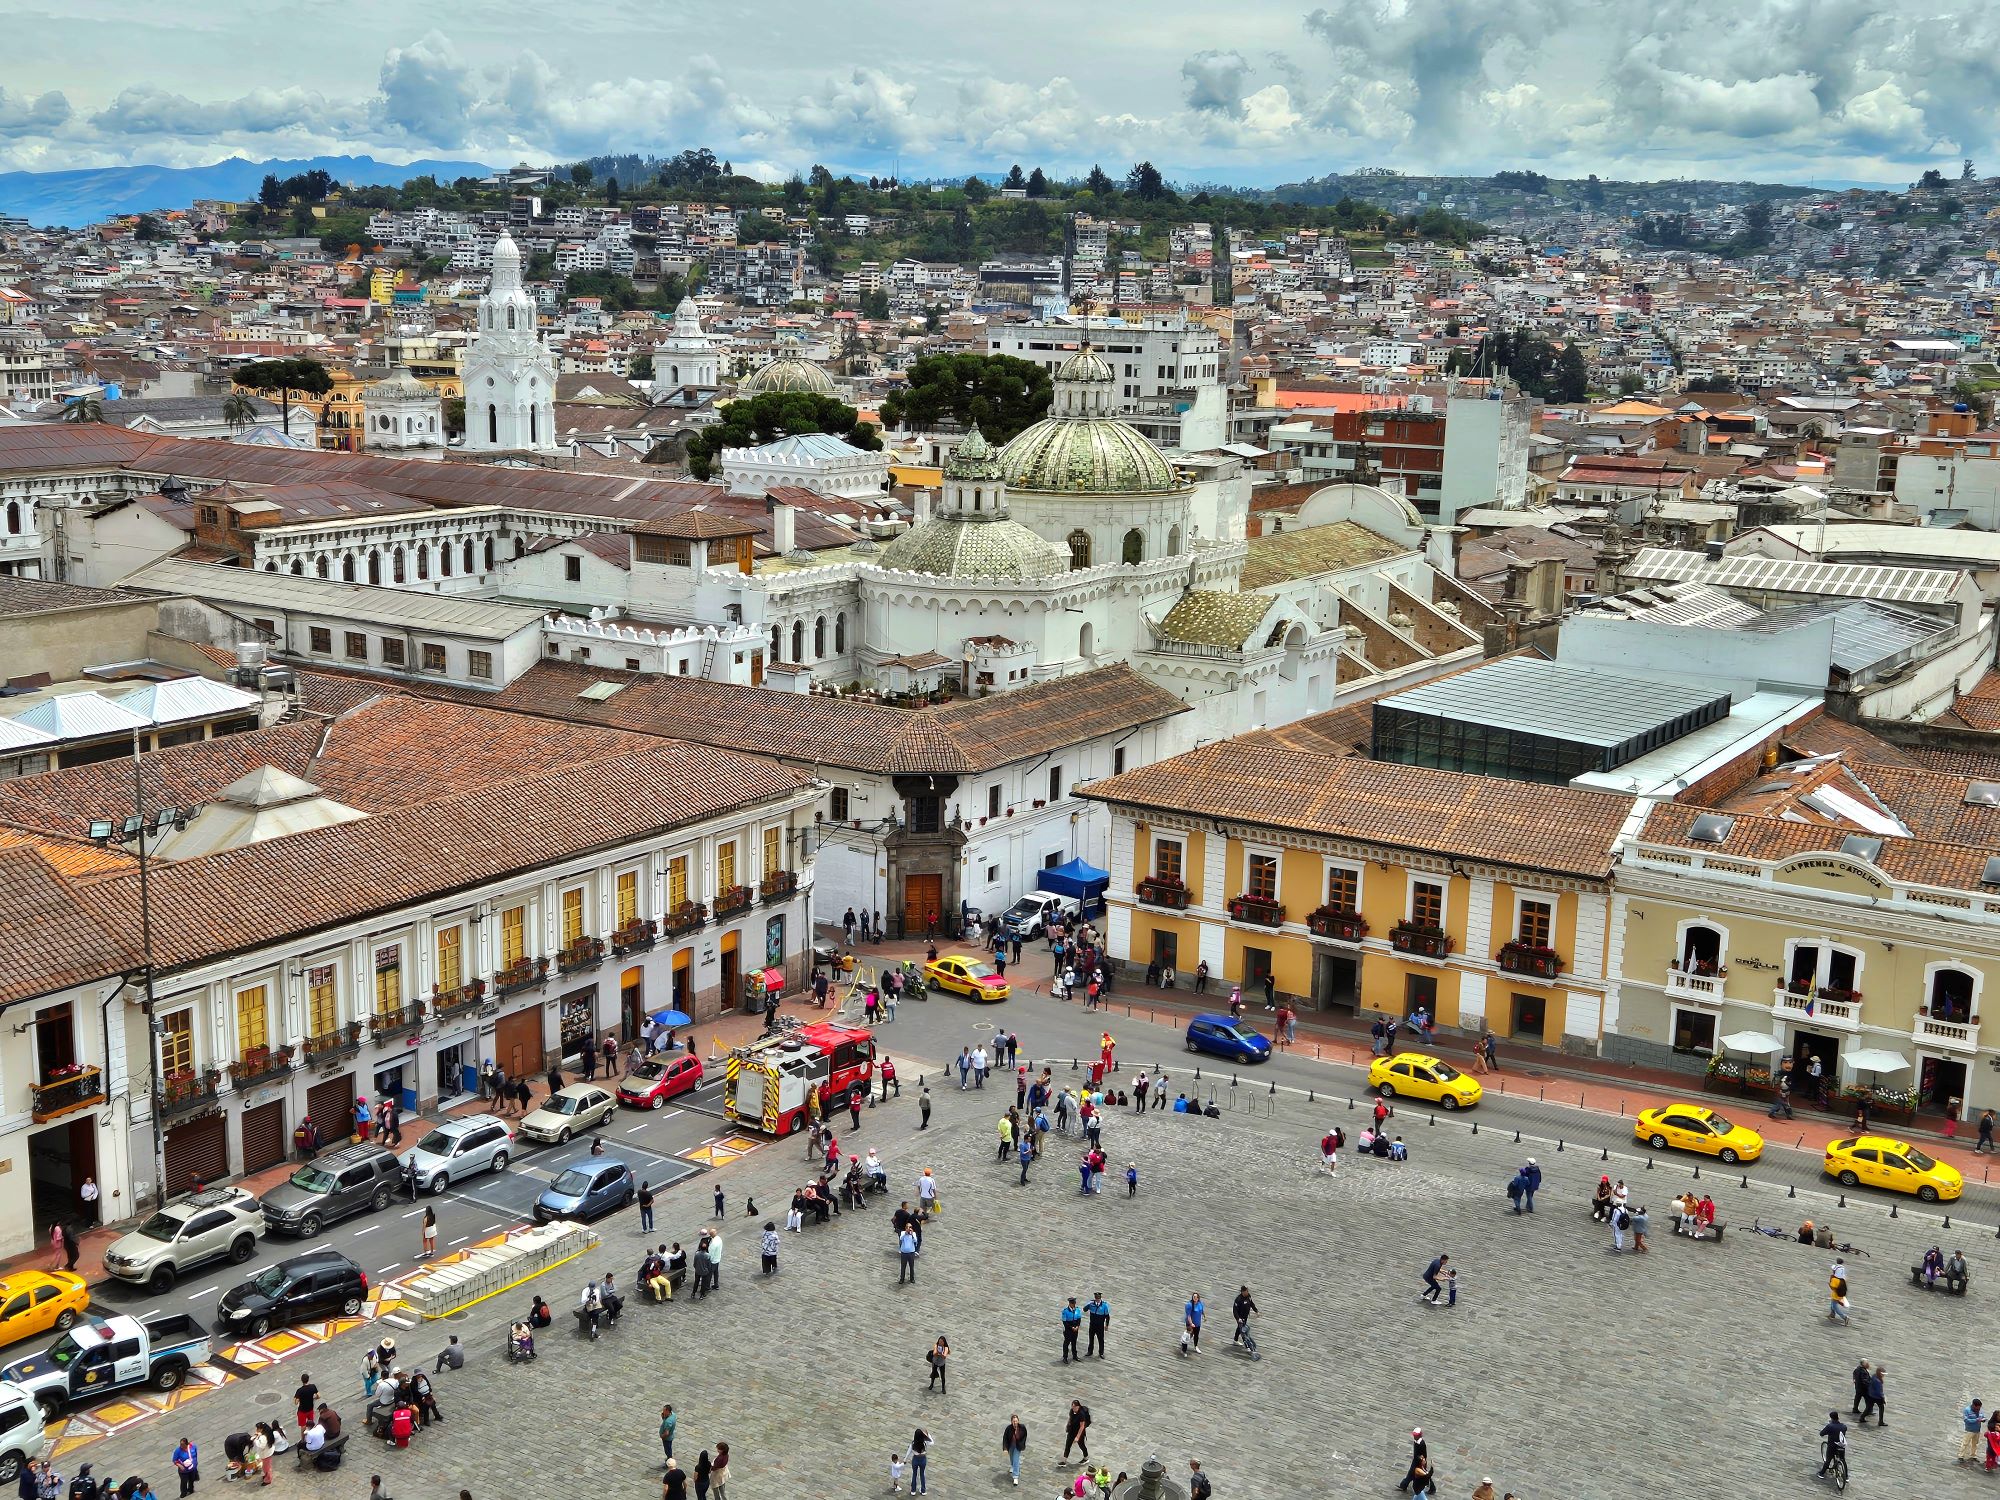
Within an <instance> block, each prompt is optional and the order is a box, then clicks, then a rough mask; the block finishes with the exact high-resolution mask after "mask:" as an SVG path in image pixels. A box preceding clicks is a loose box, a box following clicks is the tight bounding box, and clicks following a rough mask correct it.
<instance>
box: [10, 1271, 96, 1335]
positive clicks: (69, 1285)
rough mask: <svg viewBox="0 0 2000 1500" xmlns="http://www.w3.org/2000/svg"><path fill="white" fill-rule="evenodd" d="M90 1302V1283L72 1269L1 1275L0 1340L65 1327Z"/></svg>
mask: <svg viewBox="0 0 2000 1500" xmlns="http://www.w3.org/2000/svg"><path fill="white" fill-rule="evenodd" d="M89 1306H90V1284H89V1283H88V1282H86V1281H85V1280H84V1279H83V1278H82V1277H81V1276H79V1275H77V1274H76V1272H74V1271H16V1272H15V1273H14V1274H13V1275H11V1276H0V1344H11V1343H13V1342H14V1341H15V1340H16V1339H27V1338H33V1337H34V1336H35V1335H36V1334H38V1333H47V1332H48V1331H49V1330H50V1329H52V1328H53V1329H58V1330H60V1329H64V1328H67V1327H69V1326H70V1324H72V1323H74V1322H75V1321H76V1320H77V1319H78V1318H81V1317H82V1316H83V1315H84V1312H85V1310H86V1309H87V1308H88V1307H89Z"/></svg>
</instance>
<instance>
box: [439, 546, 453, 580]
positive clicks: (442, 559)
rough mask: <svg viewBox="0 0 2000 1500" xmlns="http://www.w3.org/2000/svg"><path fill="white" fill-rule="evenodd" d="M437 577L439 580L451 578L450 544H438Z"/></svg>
mask: <svg viewBox="0 0 2000 1500" xmlns="http://www.w3.org/2000/svg"><path fill="white" fill-rule="evenodd" d="M438 577H440V578H449V577H451V543H450V542H440V543H439V544H438Z"/></svg>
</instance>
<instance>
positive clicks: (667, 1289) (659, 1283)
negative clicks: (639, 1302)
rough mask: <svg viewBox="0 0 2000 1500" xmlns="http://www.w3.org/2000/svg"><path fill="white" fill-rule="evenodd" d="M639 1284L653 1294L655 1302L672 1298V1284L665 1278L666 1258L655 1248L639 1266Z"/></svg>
mask: <svg viewBox="0 0 2000 1500" xmlns="http://www.w3.org/2000/svg"><path fill="white" fill-rule="evenodd" d="M639 1285H640V1286H642V1287H644V1288H645V1289H646V1290H647V1291H649V1292H651V1293H652V1294H653V1300H654V1301H655V1302H671V1301H673V1300H674V1284H673V1283H672V1282H671V1281H669V1280H667V1258H666V1256H664V1255H662V1254H660V1252H659V1251H657V1250H655V1251H654V1252H653V1253H652V1254H650V1255H648V1256H647V1257H646V1259H645V1261H644V1263H643V1264H641V1265H640V1267H639Z"/></svg>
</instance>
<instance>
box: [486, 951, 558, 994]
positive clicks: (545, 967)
mask: <svg viewBox="0 0 2000 1500" xmlns="http://www.w3.org/2000/svg"><path fill="white" fill-rule="evenodd" d="M548 977H549V961H548V960H547V959H546V958H517V959H515V960H514V962H512V963H511V964H509V965H507V967H506V968H504V969H502V970H501V971H500V972H499V973H497V974H495V975H494V976H493V988H494V989H495V990H496V991H497V992H498V993H499V994H501V995H502V996H506V995H512V994H514V993H516V992H517V991H519V990H525V989H532V988H533V987H534V986H536V985H538V984H540V983H541V982H542V981H543V980H544V979H547V978H548Z"/></svg>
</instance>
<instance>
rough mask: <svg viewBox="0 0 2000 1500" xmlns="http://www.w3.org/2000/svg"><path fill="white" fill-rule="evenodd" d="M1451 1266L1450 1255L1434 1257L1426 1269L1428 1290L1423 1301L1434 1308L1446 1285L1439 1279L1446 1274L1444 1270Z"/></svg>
mask: <svg viewBox="0 0 2000 1500" xmlns="http://www.w3.org/2000/svg"><path fill="white" fill-rule="evenodd" d="M1450 1264H1451V1257H1450V1256H1449V1255H1439V1256H1436V1257H1434V1258H1433V1259H1432V1261H1431V1263H1430V1264H1429V1265H1428V1266H1426V1267H1424V1286H1425V1288H1426V1290H1425V1291H1424V1293H1423V1297H1422V1300H1423V1301H1425V1302H1428V1303H1430V1305H1431V1306H1432V1307H1436V1306H1437V1300H1438V1298H1439V1297H1440V1296H1442V1295H1443V1293H1444V1284H1443V1283H1442V1282H1441V1281H1440V1280H1439V1279H1438V1278H1439V1277H1440V1276H1442V1275H1443V1274H1444V1268H1445V1267H1446V1266H1448V1265H1450Z"/></svg>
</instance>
